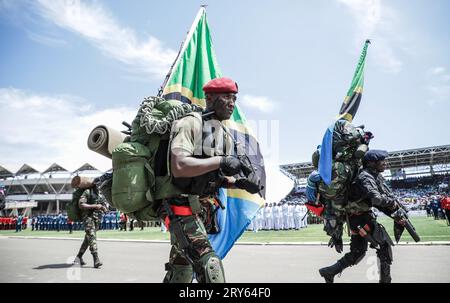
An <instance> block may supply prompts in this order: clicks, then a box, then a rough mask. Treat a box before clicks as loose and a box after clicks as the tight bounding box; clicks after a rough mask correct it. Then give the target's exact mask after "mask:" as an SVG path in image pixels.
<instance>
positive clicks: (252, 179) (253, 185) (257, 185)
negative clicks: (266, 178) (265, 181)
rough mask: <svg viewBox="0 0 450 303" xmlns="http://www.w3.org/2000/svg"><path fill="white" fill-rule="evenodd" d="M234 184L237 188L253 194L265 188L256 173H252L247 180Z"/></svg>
mask: <svg viewBox="0 0 450 303" xmlns="http://www.w3.org/2000/svg"><path fill="white" fill-rule="evenodd" d="M234 184H235V185H236V187H237V188H240V189H243V190H246V191H248V192H249V193H251V194H256V193H259V191H260V190H262V189H263V188H264V186H262V185H261V180H259V178H258V177H257V176H256V175H255V174H254V173H251V174H250V175H249V176H248V177H247V178H240V179H237V180H236V182H235V183H234Z"/></svg>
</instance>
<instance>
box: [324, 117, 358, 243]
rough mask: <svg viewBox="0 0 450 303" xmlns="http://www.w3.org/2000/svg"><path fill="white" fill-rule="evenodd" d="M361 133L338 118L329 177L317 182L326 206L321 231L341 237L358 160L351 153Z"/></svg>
mask: <svg viewBox="0 0 450 303" xmlns="http://www.w3.org/2000/svg"><path fill="white" fill-rule="evenodd" d="M362 135H363V134H362V133H361V132H360V131H359V130H358V129H357V128H356V127H354V126H353V125H352V124H351V123H350V122H348V121H346V120H338V121H337V122H336V124H335V126H334V132H333V164H332V180H331V183H330V184H329V185H326V184H325V183H324V182H323V181H321V182H320V184H319V193H320V201H321V203H322V204H324V205H325V209H324V213H323V217H324V231H325V232H326V233H327V235H329V236H331V237H334V238H335V239H341V238H342V233H343V224H344V222H345V218H346V215H345V208H346V205H347V200H348V197H347V196H348V188H349V187H350V185H351V182H352V180H353V179H354V178H355V177H356V174H357V173H358V170H359V168H360V166H361V161H360V160H359V159H355V157H354V154H355V151H356V149H357V148H358V146H359V145H360V144H361V138H362Z"/></svg>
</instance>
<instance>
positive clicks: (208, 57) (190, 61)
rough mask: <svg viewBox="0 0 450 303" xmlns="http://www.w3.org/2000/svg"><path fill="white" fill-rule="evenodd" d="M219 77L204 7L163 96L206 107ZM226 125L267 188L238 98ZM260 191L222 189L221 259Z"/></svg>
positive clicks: (260, 200)
mask: <svg viewBox="0 0 450 303" xmlns="http://www.w3.org/2000/svg"><path fill="white" fill-rule="evenodd" d="M219 77H222V72H221V71H220V68H219V65H218V64H217V59H216V55H215V52H214V48H213V44H212V40H211V34H210V31H209V27H208V23H207V20H206V10H205V8H204V7H201V8H200V10H199V12H198V14H197V16H196V18H195V20H194V23H193V24H192V27H191V29H190V30H189V32H188V34H187V37H186V39H185V41H184V43H183V45H182V47H181V50H180V53H179V54H178V57H177V59H176V60H175V63H174V64H173V66H172V68H171V71H170V72H169V75H168V76H167V78H166V81H165V83H164V84H163V87H162V96H163V97H164V98H165V99H168V100H169V99H175V100H180V101H182V102H185V103H194V104H197V105H200V106H202V107H205V94H204V92H203V90H202V88H203V86H204V85H205V84H206V83H207V82H208V81H210V80H211V79H215V78H219ZM224 124H225V125H226V126H227V127H228V128H229V130H230V132H231V134H232V135H233V137H234V139H235V140H236V141H237V142H239V145H240V146H241V147H242V148H243V149H244V150H245V151H246V154H247V155H249V158H250V162H251V163H252V164H253V166H255V167H256V172H257V174H258V175H259V177H260V179H261V183H262V185H264V187H265V183H266V175H265V169H264V161H263V157H262V155H261V152H260V149H259V144H258V142H257V141H256V139H255V136H254V135H253V134H252V132H251V131H250V129H249V128H248V127H247V124H246V120H245V117H244V114H243V113H242V111H241V110H240V109H239V100H238V101H237V103H236V105H235V108H234V112H233V115H232V116H231V118H230V120H228V121H225V122H224ZM261 194H262V197H261V196H260V195H258V194H256V195H252V194H249V193H247V192H246V191H244V190H240V189H220V195H219V198H220V200H221V202H222V204H223V205H224V206H225V210H222V209H219V210H218V223H219V227H220V232H219V233H218V234H214V235H209V239H210V242H211V245H212V246H213V248H214V250H215V252H216V253H217V255H218V256H219V257H220V258H224V257H225V256H226V254H227V253H228V251H229V250H230V249H231V247H232V246H233V245H234V243H235V242H236V240H237V239H238V238H239V237H240V236H241V234H242V233H243V232H244V231H245V229H246V227H247V226H248V225H249V224H250V222H251V220H252V219H253V217H254V216H255V215H256V213H257V211H258V209H259V208H260V207H261V206H262V205H263V204H264V202H265V201H264V197H265V191H262V193H261Z"/></svg>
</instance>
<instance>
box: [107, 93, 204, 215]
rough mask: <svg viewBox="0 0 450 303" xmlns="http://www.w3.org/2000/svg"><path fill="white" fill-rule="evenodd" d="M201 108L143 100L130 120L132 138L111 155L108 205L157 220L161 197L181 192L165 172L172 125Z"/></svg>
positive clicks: (157, 99)
mask: <svg viewBox="0 0 450 303" xmlns="http://www.w3.org/2000/svg"><path fill="white" fill-rule="evenodd" d="M201 110H202V109H201V108H200V107H198V106H196V105H193V104H185V103H182V102H180V101H177V100H169V101H167V100H165V99H163V98H159V97H149V98H146V99H145V100H144V101H143V102H142V104H141V106H140V108H139V110H138V113H137V115H136V118H135V119H134V120H133V123H132V125H131V126H132V129H131V136H130V138H129V140H126V142H124V143H121V144H119V145H118V146H117V147H116V148H115V149H114V150H113V152H112V164H113V181H112V190H111V193H112V198H111V200H112V201H110V202H111V204H112V205H113V206H114V207H115V208H117V209H119V210H120V211H122V212H124V213H127V214H131V215H132V216H134V217H135V218H136V219H138V220H142V221H148V220H154V219H156V218H157V213H156V212H157V209H158V208H159V206H160V202H161V200H162V199H164V198H168V197H171V196H176V195H179V194H180V193H181V192H180V190H179V189H178V188H176V187H175V186H174V185H173V184H172V182H171V177H170V173H169V172H168V155H167V153H168V147H169V138H170V130H171V126H172V123H173V122H174V121H175V120H178V119H180V118H182V117H184V116H186V115H187V114H189V113H192V112H194V111H201Z"/></svg>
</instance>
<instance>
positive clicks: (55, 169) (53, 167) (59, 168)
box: [43, 163, 69, 174]
mask: <svg viewBox="0 0 450 303" xmlns="http://www.w3.org/2000/svg"><path fill="white" fill-rule="evenodd" d="M53 172H69V171H68V170H67V169H65V168H64V167H62V166H60V165H59V164H56V163H53V164H52V165H50V166H49V168H47V169H46V170H45V171H44V172H43V174H46V173H53Z"/></svg>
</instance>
